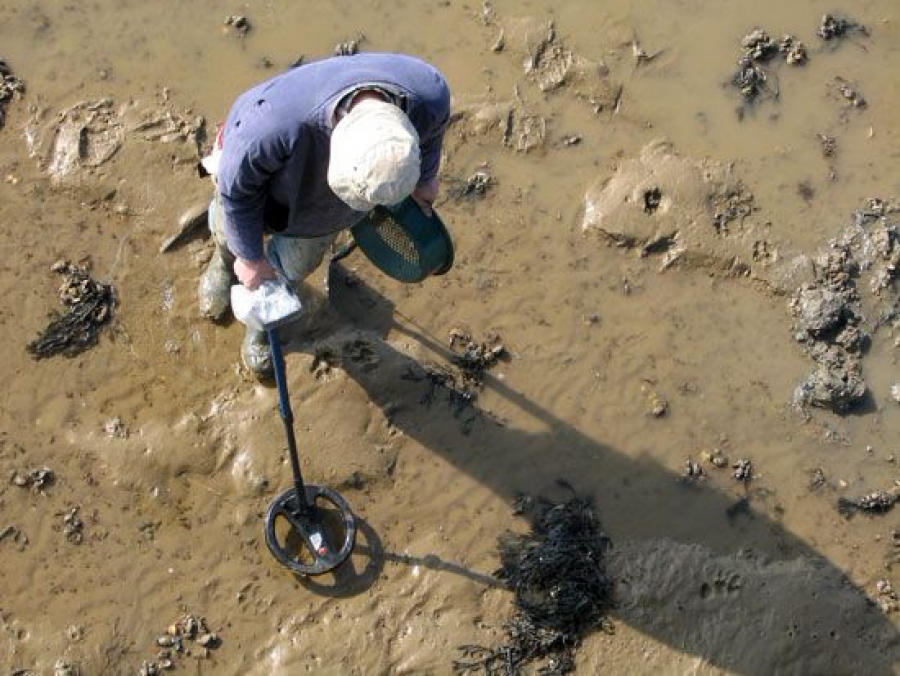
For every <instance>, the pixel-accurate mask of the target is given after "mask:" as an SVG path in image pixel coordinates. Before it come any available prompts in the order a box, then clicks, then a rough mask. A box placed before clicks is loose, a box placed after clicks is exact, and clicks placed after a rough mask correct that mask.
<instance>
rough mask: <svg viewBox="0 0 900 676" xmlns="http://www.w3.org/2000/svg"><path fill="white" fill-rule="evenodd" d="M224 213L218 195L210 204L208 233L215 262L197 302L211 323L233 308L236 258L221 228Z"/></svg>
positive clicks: (205, 275) (203, 278)
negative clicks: (232, 293) (231, 306)
mask: <svg viewBox="0 0 900 676" xmlns="http://www.w3.org/2000/svg"><path fill="white" fill-rule="evenodd" d="M222 218H223V212H222V203H221V200H220V199H219V198H218V193H217V194H216V196H215V197H213V200H212V202H210V204H209V230H210V232H211V233H212V237H213V243H214V249H213V255H212V258H210V259H209V263H208V265H207V266H206V270H204V272H203V274H202V275H201V276H200V285H199V289H198V298H199V301H200V312H201V314H203V315H204V316H206V317H209V318H210V319H212V320H216V321H217V320H220V319H222V318H223V317H224V316H225V313H226V312H228V308H229V307H230V305H231V302H230V301H231V285H232V284H234V283H235V281H236V278H235V275H234V260H235V258H234V254H232V253H231V251H229V250H228V245H227V244H226V243H225V235H224V228H222V227H221V223H222V220H221V219H222Z"/></svg>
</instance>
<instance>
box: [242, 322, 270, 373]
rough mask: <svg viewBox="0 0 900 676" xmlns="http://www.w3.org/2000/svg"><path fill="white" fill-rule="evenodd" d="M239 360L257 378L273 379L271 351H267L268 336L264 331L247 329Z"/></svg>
mask: <svg viewBox="0 0 900 676" xmlns="http://www.w3.org/2000/svg"><path fill="white" fill-rule="evenodd" d="M241 359H243V361H244V366H246V367H247V368H248V369H250V370H251V371H252V372H253V373H254V374H255V375H256V377H257V378H264V379H269V380H271V379H272V378H274V377H275V367H274V366H273V365H272V351H271V350H270V349H269V336H268V335H267V334H266V332H265V331H260V330H259V329H251V328H250V327H249V326H248V327H247V333H246V334H244V342H243V344H242V345H241Z"/></svg>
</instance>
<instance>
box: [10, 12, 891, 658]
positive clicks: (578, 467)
mask: <svg viewBox="0 0 900 676" xmlns="http://www.w3.org/2000/svg"><path fill="white" fill-rule="evenodd" d="M842 10H845V11H842ZM826 14H827V15H829V16H828V17H826V16H824V15H826ZM898 26H900V16H897V7H896V6H895V3H892V2H887V1H881V2H873V3H869V4H867V5H866V6H865V7H858V6H854V7H849V6H848V7H845V8H841V7H835V6H831V5H828V6H825V5H823V4H822V3H819V2H814V1H812V0H808V1H805V2H801V3H793V4H787V3H774V2H764V3H756V4H748V3H737V2H724V3H718V4H713V5H711V4H709V3H701V2H691V1H682V2H675V3H671V2H662V1H661V0H660V1H659V2H655V1H654V2H649V3H642V4H641V5H640V6H639V7H633V6H631V5H630V4H626V3H604V4H602V6H601V5H600V4H598V3H587V2H579V1H576V0H571V1H567V2H560V3H557V4H556V5H555V6H554V7H553V8H552V12H551V11H548V9H547V7H545V6H538V5H534V4H532V3H524V4H523V3H512V2H506V1H505V0H504V1H500V0H497V1H495V2H490V3H475V4H465V3H458V2H455V0H451V1H450V2H443V3H434V4H432V3H421V4H415V5H408V6H405V7H399V6H393V5H391V6H387V5H382V4H378V3H346V2H342V1H339V2H333V3H321V5H320V6H319V5H318V4H317V11H316V12H315V13H314V16H312V17H311V15H310V12H309V11H308V9H304V8H302V7H300V6H296V7H295V6H293V5H289V4H286V3H275V4H271V3H270V4H268V5H259V6H256V5H254V6H243V5H242V6H232V7H224V6H222V5H220V4H218V3H214V2H212V1H211V0H203V1H201V2H196V3H166V11H164V12H161V11H159V8H158V6H157V5H153V4H148V3H138V2H131V1H127V2H118V3H112V2H100V3H95V4H93V5H72V4H68V5H66V4H59V5H57V4H53V3H44V4H34V3H26V2H20V1H18V0H15V1H7V0H0V50H2V51H0V76H2V82H0V115H2V118H0V120H2V124H0V222H2V223H3V225H4V227H3V228H0V250H2V252H3V257H2V259H0V298H2V300H0V338H2V341H3V345H4V346H5V347H6V351H7V358H6V359H5V360H3V363H2V366H0V368H2V378H3V381H4V385H5V387H4V395H3V398H2V401H0V420H2V424H0V577H2V579H3V581H4V582H3V594H2V595H0V671H2V672H3V673H15V674H22V675H24V674H54V676H56V675H60V674H103V673H122V674H128V673H131V674H151V673H167V672H169V671H171V673H197V674H295V673H325V674H330V673H334V674H373V673H375V674H387V673H403V674H420V673H436V674H442V673H452V672H453V670H454V666H453V665H454V661H455V660H456V661H459V660H460V659H461V657H462V656H463V653H461V650H460V646H482V647H485V648H486V649H488V650H490V649H495V648H497V647H501V646H504V645H510V644H509V634H508V627H509V626H510V624H509V623H510V618H514V617H516V615H515V613H516V608H517V606H516V595H515V593H514V591H513V590H511V589H509V588H508V586H507V584H506V582H504V581H503V580H502V579H499V578H498V577H496V576H495V575H494V572H495V571H497V570H498V569H499V568H502V567H503V566H504V565H506V566H507V569H508V570H509V566H510V565H512V564H511V563H510V562H511V559H510V558H508V557H507V559H506V560H504V558H503V551H504V549H503V547H502V546H501V544H500V543H501V536H502V537H506V538H508V537H509V535H508V534H509V532H510V531H512V532H513V533H518V534H520V536H521V539H519V540H518V541H517V542H519V543H520V544H521V543H527V542H529V540H528V533H529V532H530V530H529V529H530V528H531V527H532V526H533V525H534V523H533V522H529V520H528V518H526V515H523V514H521V509H520V507H521V505H520V502H519V500H520V498H521V496H522V495H532V496H544V497H545V498H546V499H547V500H549V501H551V503H552V504H565V502H566V500H568V499H570V498H571V496H572V493H571V490H574V491H575V494H577V495H579V496H584V497H585V499H589V500H590V501H591V504H592V505H593V509H594V510H595V511H594V514H595V515H596V518H597V520H598V522H599V524H600V526H599V527H602V533H603V537H604V538H608V542H607V541H606V540H604V543H605V545H608V546H604V547H603V550H602V559H603V570H602V572H603V575H604V576H605V578H604V579H605V580H608V582H609V587H608V588H607V587H604V589H605V590H608V591H610V595H611V597H612V603H610V604H609V605H603V606H602V607H603V620H602V621H598V622H594V623H592V624H591V626H590V629H591V631H587V632H585V634H584V636H583V637H581V639H580V642H579V645H578V646H577V650H574V651H571V652H567V653H565V656H566V658H567V660H562V661H560V662H558V663H557V665H558V666H560V665H561V666H565V667H566V668H569V667H572V668H574V673H578V674H581V673H583V674H595V673H696V674H769V673H823V674H843V673H851V672H855V673H867V674H890V673H895V671H896V669H897V668H898V664H900V662H898V658H900V641H898V638H900V636H898V625H897V618H898V615H897V607H898V601H897V598H898V597H897V593H896V592H895V591H894V590H895V588H896V587H897V585H898V582H897V580H896V578H895V575H896V570H897V563H898V561H900V522H898V521H897V515H898V514H900V512H898V510H897V508H896V506H895V503H896V501H897V496H898V490H897V485H898V484H897V482H898V480H900V476H898V471H897V457H898V455H900V448H898V446H897V439H898V438H900V434H898V432H900V405H898V401H900V394H898V393H900V372H898V370H897V354H898V353H897V350H898V349H900V348H898V344H900V343H898V335H897V330H898V326H897V322H898V309H897V305H898V295H897V281H896V273H897V266H898V264H900V259H898V256H900V253H898V251H900V249H898V237H900V235H898V230H897V229H898V227H900V213H898V212H897V211H896V205H897V204H898V203H897V199H898V196H900V183H898V178H897V172H896V158H897V155H898V153H900V129H898V123H897V119H896V113H895V111H896V109H897V106H898V104H900V92H898V89H897V87H896V82H895V80H896V75H895V74H896V72H898V69H900V51H898V50H897V48H896V45H897V44H898V42H900V32H898V31H900V29H898ZM789 38H790V39H789ZM357 50H386V51H390V50H402V51H408V52H412V53H417V54H420V55H422V56H424V57H426V58H428V59H429V60H431V61H433V62H434V63H435V64H437V65H438V66H439V67H440V68H441V69H442V70H443V71H444V72H445V73H446V75H447V77H448V80H449V81H450V83H451V87H452V90H453V97H454V98H453V110H454V113H453V122H452V125H451V127H450V129H449V131H448V135H447V139H446V142H445V148H444V151H445V152H444V162H443V167H442V175H443V178H444V184H443V185H444V192H443V195H442V197H441V198H440V202H439V203H438V209H439V211H440V213H441V216H442V218H443V220H444V221H445V223H447V224H448V226H449V227H450V230H451V232H452V234H453V236H454V239H455V244H456V253H457V259H456V265H455V267H454V269H453V270H452V271H451V272H450V273H449V274H447V275H445V276H443V277H440V278H434V279H430V280H428V281H426V282H424V283H422V284H417V285H414V286H410V287H404V286H402V285H400V284H396V283H394V282H392V281H390V280H389V279H386V278H385V277H383V276H381V275H379V273H378V272H377V270H375V269H374V268H373V267H372V266H371V265H369V264H368V263H367V262H366V261H365V260H364V258H363V257H362V256H361V255H360V254H358V253H354V254H351V255H349V256H347V257H346V258H344V259H343V260H342V261H340V263H339V264H337V265H335V266H332V267H331V268H330V269H326V268H327V266H326V267H323V269H321V270H319V271H317V273H316V274H315V275H314V276H313V277H312V278H311V279H310V280H309V286H308V288H307V289H305V294H304V301H305V303H306V305H307V307H308V310H309V311H308V315H307V317H306V318H305V319H304V320H303V321H301V322H300V323H298V324H297V325H296V326H293V327H291V329H290V331H289V332H288V335H287V336H286V339H287V345H286V348H287V349H286V352H287V354H286V359H287V368H288V376H289V385H290V391H291V393H292V401H293V408H294V415H295V418H296V421H295V428H296V431H297V438H298V442H299V444H300V453H301V457H302V460H303V470H304V473H305V475H306V476H307V477H308V478H309V480H310V481H312V482H315V483H321V484H326V485H328V486H331V487H332V488H335V489H336V490H339V491H340V492H341V493H342V495H344V497H345V498H346V499H347V500H348V501H349V502H350V504H351V505H352V506H353V508H354V510H355V512H356V513H357V514H358V517H359V525H360V532H359V539H358V545H357V548H356V550H355V551H354V554H353V555H352V557H351V559H350V560H349V562H348V563H347V564H346V565H345V566H344V567H342V568H341V569H339V570H338V571H337V573H336V574H335V575H334V576H326V577H323V578H314V579H298V578H295V577H293V576H291V575H290V574H289V573H288V572H286V571H285V570H283V569H281V568H280V567H279V566H278V565H277V563H276V562H275V561H274V559H272V557H271V556H270V555H269V553H268V552H267V550H266V546H265V542H264V538H263V531H262V525H263V516H264V513H265V510H266V508H267V506H268V505H269V503H270V502H271V501H272V500H273V499H274V498H275V496H277V495H278V494H280V493H281V492H282V491H283V490H284V488H285V487H286V486H287V485H288V484H289V481H290V467H289V463H288V458H287V452H286V448H285V440H284V434H283V428H282V423H281V420H280V419H279V416H278V411H277V393H276V392H275V390H274V389H273V388H272V387H270V386H266V385H262V384H259V383H257V382H256V381H255V380H254V379H253V378H252V377H250V376H249V374H247V373H246V372H244V371H243V369H242V368H241V367H240V360H239V347H240V342H241V338H242V335H243V332H242V327H241V326H240V325H239V324H238V323H236V322H234V321H225V322H224V323H222V324H213V323H209V322H207V321H205V320H203V319H202V318H201V317H200V316H199V312H198V308H197V298H196V289H197V281H198V278H199V274H200V272H201V270H202V269H203V266H204V265H205V263H206V261H207V260H208V258H209V256H210V254H211V243H210V242H209V241H208V238H207V237H206V236H205V233H204V232H203V228H202V222H201V223H200V225H198V213H199V212H198V211H197V210H196V207H197V205H202V204H203V202H204V201H208V198H209V194H210V187H209V184H208V182H207V181H206V180H205V179H202V178H200V177H199V176H198V173H197V169H196V164H197V161H198V159H199V158H200V156H201V155H202V153H203V152H204V150H205V149H207V148H208V144H209V143H210V136H211V134H212V130H214V128H215V125H216V123H217V122H219V121H221V120H222V118H223V117H224V115H225V113H226V111H227V109H228V106H229V105H230V103H231V101H232V100H233V99H234V97H235V96H236V95H237V94H239V93H240V92H241V91H243V90H244V89H246V88H247V87H249V86H250V85H252V84H254V83H256V82H258V81H260V80H262V79H264V78H266V77H269V76H271V75H273V74H274V73H276V72H278V71H279V70H281V69H283V68H287V67H288V66H289V65H291V64H293V63H296V62H298V61H301V60H304V59H306V60H308V59H314V58H319V57H322V56H326V55H331V54H335V53H353V52H354V51H357ZM736 72H738V73H740V74H741V77H740V78H737V80H736V79H735V78H736V77H737V76H736V75H735V73H736ZM760 74H762V75H763V76H764V78H765V79H764V80H762V79H759V78H760ZM754 78H756V79H754ZM25 83H27V88H26V86H25ZM747 87H751V88H752V87H757V89H758V91H757V93H756V95H755V96H750V97H748V96H747V94H746V93H744V90H745V89H746V88H747ZM747 91H750V90H749V89H748V90H747ZM776 92H777V95H776ZM192 208H194V209H195V210H194V211H188V210H190V209H192ZM179 219H180V220H179ZM58 262H59V264H60V265H61V266H62V265H67V266H76V267H73V268H72V269H73V270H83V271H84V275H89V280H93V282H94V283H95V284H96V285H105V286H104V287H103V288H106V287H109V288H110V289H114V290H115V303H114V305H110V308H111V310H112V311H111V312H107V313H106V314H103V312H102V311H101V310H99V309H95V311H96V312H97V313H99V314H91V312H94V310H92V311H91V312H89V313H88V315H90V316H91V317H92V318H93V319H94V320H96V321H95V326H96V328H97V329H98V332H97V334H96V337H97V341H96V343H93V342H92V339H91V340H85V341H84V347H86V348H87V349H84V350H71V351H69V353H68V354H69V356H66V354H59V355H52V356H51V355H49V354H47V355H46V358H42V359H39V360H36V359H34V358H33V357H32V355H31V354H29V352H28V349H27V346H28V345H29V344H33V341H35V339H36V338H38V337H39V336H40V335H41V334H42V332H44V331H45V329H46V328H47V327H48V324H49V322H50V321H51V319H52V315H53V313H61V312H64V311H65V307H64V306H62V305H61V304H60V301H61V294H62V296H63V298H62V300H63V301H64V302H66V301H65V298H69V300H71V301H73V302H75V304H76V305H77V304H78V303H77V301H78V300H79V299H81V298H82V296H84V292H88V293H87V296H88V297H91V296H92V294H93V293H94V292H95V291H99V290H100V289H101V287H100V286H90V284H89V283H88V281H89V280H88V279H86V278H84V276H82V277H80V278H79V279H78V280H75V282H74V283H73V284H70V285H68V286H66V289H68V290H66V289H63V290H61V289H60V283H61V281H63V277H65V275H60V274H57V273H56V272H54V271H53V267H54V264H55V263H58ZM63 262H68V263H63ZM59 270H60V271H61V272H65V271H66V270H69V271H70V272H71V270H70V269H69V267H66V268H65V269H64V268H63V267H60V268H59ZM76 276H77V275H76ZM82 282H84V283H85V284H86V286H84V287H83V288H82V285H81V284H82ZM73 294H74V295H73ZM79 294H81V295H79ZM76 296H77V297H78V298H77V299H76ZM101 315H102V316H101ZM560 480H561V481H562V483H560ZM563 486H570V487H571V489H569V488H564V487H563ZM513 541H516V540H513ZM506 542H509V540H506ZM506 551H507V553H508V552H509V550H506ZM585 551H591V550H590V549H587V550H585ZM604 593H605V592H604ZM594 619H596V618H594ZM488 654H489V653H480V655H481V656H482V657H484V656H485V655H488ZM477 657H478V654H476V653H470V654H469V658H470V659H477ZM569 658H571V659H570V660H569Z"/></svg>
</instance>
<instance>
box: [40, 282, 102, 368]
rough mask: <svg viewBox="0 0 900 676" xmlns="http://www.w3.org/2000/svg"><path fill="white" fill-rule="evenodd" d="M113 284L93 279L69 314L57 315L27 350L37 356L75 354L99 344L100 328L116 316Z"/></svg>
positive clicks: (71, 355) (72, 355)
mask: <svg viewBox="0 0 900 676" xmlns="http://www.w3.org/2000/svg"><path fill="white" fill-rule="evenodd" d="M113 303H114V297H113V290H112V287H111V286H109V285H106V284H100V283H97V282H94V281H93V280H90V284H89V287H88V290H87V291H86V292H85V294H84V295H83V296H82V298H81V299H80V300H79V301H78V302H77V303H75V304H74V305H72V307H71V308H70V309H69V311H68V312H66V313H65V314H58V313H57V314H55V315H54V317H53V319H52V320H51V321H50V324H49V325H48V326H47V328H46V329H44V332H43V333H42V334H41V335H40V337H38V338H37V339H36V340H34V341H32V342H31V343H29V344H28V346H27V348H26V349H27V350H28V352H29V353H30V354H31V355H32V357H34V358H35V359H46V358H47V357H52V356H54V355H57V354H62V355H65V356H67V357H74V356H76V355H78V354H80V353H82V352H84V351H85V350H87V349H88V348H90V347H93V346H94V345H96V344H97V340H98V338H99V334H100V329H101V328H102V327H103V325H104V324H105V323H107V322H108V321H109V320H110V318H111V317H112V306H113Z"/></svg>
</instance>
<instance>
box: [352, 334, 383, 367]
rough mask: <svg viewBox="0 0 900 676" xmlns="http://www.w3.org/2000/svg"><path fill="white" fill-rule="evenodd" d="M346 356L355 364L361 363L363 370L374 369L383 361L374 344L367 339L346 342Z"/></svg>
mask: <svg viewBox="0 0 900 676" xmlns="http://www.w3.org/2000/svg"><path fill="white" fill-rule="evenodd" d="M343 353H344V356H345V357H346V358H347V359H349V360H350V361H352V362H353V363H354V364H359V365H360V367H361V368H362V369H363V371H373V370H374V369H376V368H378V363H379V362H380V361H381V360H380V359H379V357H378V355H376V354H375V351H374V350H373V349H372V346H371V345H370V344H369V343H368V342H367V341H365V340H353V341H350V342H348V343H345V344H344V347H343Z"/></svg>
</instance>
